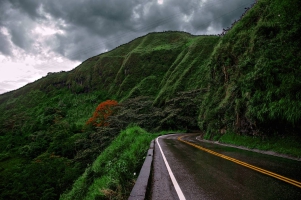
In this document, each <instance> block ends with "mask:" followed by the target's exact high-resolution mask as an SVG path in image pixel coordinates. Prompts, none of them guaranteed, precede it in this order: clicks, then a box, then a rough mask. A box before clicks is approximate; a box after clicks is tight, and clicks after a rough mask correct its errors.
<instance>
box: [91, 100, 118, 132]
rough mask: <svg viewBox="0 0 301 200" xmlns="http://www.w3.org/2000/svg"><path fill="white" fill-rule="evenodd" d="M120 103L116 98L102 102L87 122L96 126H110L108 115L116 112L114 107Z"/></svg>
mask: <svg viewBox="0 0 301 200" xmlns="http://www.w3.org/2000/svg"><path fill="white" fill-rule="evenodd" d="M116 105H118V103H117V101H115V100H106V101H104V102H102V103H100V104H99V105H98V106H97V108H96V110H95V111H94V113H93V116H92V117H91V118H90V119H89V120H88V121H87V122H86V124H87V125H92V126H95V127H101V126H108V125H109V122H108V117H109V116H111V115H112V114H113V113H114V109H113V108H114V107H115V106H116Z"/></svg>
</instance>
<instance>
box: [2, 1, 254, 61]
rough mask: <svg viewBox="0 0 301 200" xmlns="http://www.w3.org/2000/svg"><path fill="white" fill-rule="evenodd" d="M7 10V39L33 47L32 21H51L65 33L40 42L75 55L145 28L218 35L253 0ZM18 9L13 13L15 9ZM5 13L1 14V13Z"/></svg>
mask: <svg viewBox="0 0 301 200" xmlns="http://www.w3.org/2000/svg"><path fill="white" fill-rule="evenodd" d="M1 1H2V3H0V5H1V8H0V9H1V11H3V10H4V8H2V4H3V5H4V4H5V7H6V10H4V11H5V14H0V26H3V27H5V28H7V30H8V31H9V33H10V36H11V42H12V43H13V44H15V45H16V46H18V47H20V48H22V49H24V50H26V51H28V52H31V51H33V48H32V47H31V43H33V41H34V40H35V38H34V36H33V35H32V34H31V32H30V31H31V29H32V28H33V26H32V24H31V23H30V21H28V20H27V21H23V19H24V17H23V16H27V17H28V18H30V19H31V20H32V21H31V22H32V23H37V26H38V25H39V23H41V22H43V21H47V20H48V21H52V22H53V23H56V22H59V23H56V25H55V26H56V27H57V28H58V29H61V30H63V31H64V33H56V34H54V35H53V36H52V37H48V38H46V39H45V41H44V44H47V46H48V47H49V48H50V49H51V50H53V51H55V52H57V53H59V54H61V55H63V56H65V57H68V58H69V59H73V60H84V59H86V58H88V57H91V56H94V55H96V54H99V53H101V52H103V51H105V50H110V49H112V48H114V47H116V46H119V45H121V44H123V43H126V42H129V41H130V40H132V39H134V38H136V37H139V36H142V35H144V34H147V33H148V32H154V31H164V30H179V31H187V32H190V33H192V34H212V33H213V34H216V33H220V32H221V31H222V28H226V27H227V26H230V24H231V23H232V22H233V21H234V20H235V19H238V18H239V16H240V14H241V13H242V12H243V10H244V7H246V6H247V5H250V4H251V3H252V2H253V0H210V1H209V0H208V1H204V0H185V1H183V0H164V1H163V2H164V3H163V4H161V5H160V4H158V3H157V0H153V1H152V0H77V1H74V0H64V1H61V0H51V1H50V0H40V1H37V0H1ZM202 2H203V3H202ZM15 10H17V11H18V13H16V11H15ZM4 15H5V16H4ZM8 39H9V38H8V37H7V36H5V35H3V34H1V32H0V42H1V44H4V45H3V46H1V47H0V51H1V52H2V53H3V54H6V55H7V54H9V53H10V52H11V49H10V48H11V47H10V45H9V42H8Z"/></svg>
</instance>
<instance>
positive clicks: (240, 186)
mask: <svg viewBox="0 0 301 200" xmlns="http://www.w3.org/2000/svg"><path fill="white" fill-rule="evenodd" d="M181 135H183V134H181ZM179 136H180V135H179V134H175V135H167V136H163V137H161V138H158V140H157V142H156V144H155V149H154V150H155V151H154V161H153V172H152V179H151V186H150V187H151V189H150V192H149V196H148V199H180V198H179V196H178V192H177V190H176V189H175V187H174V183H173V181H172V179H171V176H170V173H169V172H168V169H167V167H166V164H165V162H164V159H163V156H162V153H161V152H160V148H159V145H160V147H161V149H162V152H163V155H164V156H165V158H166V161H167V163H168V165H169V167H170V170H171V171H172V173H173V175H174V177H175V179H176V181H177V183H178V184H179V187H180V189H181V191H182V192H183V195H184V199H187V200H188V199H256V200H257V199H301V188H299V187H296V186H294V185H292V184H289V183H287V182H284V181H282V180H279V179H276V178H274V177H272V176H269V175H267V174H263V173H261V172H258V171H255V170H253V169H251V168H247V167H245V166H242V165H240V164H237V163H235V162H232V161H230V160H226V159H224V158H221V157H219V156H216V155H213V154H211V153H208V152H206V151H203V150H200V149H198V148H195V147H193V146H191V145H188V144H186V143H184V142H181V141H179V140H178V137H179ZM196 136H197V135H196V134H189V135H185V136H184V137H183V140H185V141H187V142H190V143H193V144H196V145H198V146H201V147H204V148H206V149H209V150H211V151H214V152H216V153H218V154H222V155H225V156H228V157H231V158H234V159H235V160H239V161H242V162H244V163H248V164H250V165H252V166H256V167H259V168H260V169H264V170H268V171H269V172H273V173H276V174H279V175H281V176H284V177H287V178H288V179H289V180H296V181H298V182H301V162H299V161H293V160H289V159H285V158H278V157H275V156H270V155H263V154H259V153H255V152H249V151H246V150H241V149H236V148H232V147H225V146H221V145H217V144H210V143H205V142H201V141H199V140H196ZM158 143H159V145H158ZM181 199H183V197H181Z"/></svg>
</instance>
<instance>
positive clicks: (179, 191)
mask: <svg viewBox="0 0 301 200" xmlns="http://www.w3.org/2000/svg"><path fill="white" fill-rule="evenodd" d="M160 137H162V136H160ZM160 137H157V139H156V141H157V144H158V146H159V149H160V151H161V154H162V157H163V160H164V163H165V165H166V168H167V171H168V173H169V176H170V178H171V181H172V183H173V186H174V188H175V189H176V192H177V194H178V197H179V199H180V200H186V198H185V196H184V194H183V192H182V190H181V188H180V186H179V184H178V182H177V180H176V178H175V176H174V175H173V173H172V171H171V169H170V167H169V164H168V162H167V160H166V158H165V155H164V153H163V151H162V149H161V146H160V144H159V141H158V139H159V138H160Z"/></svg>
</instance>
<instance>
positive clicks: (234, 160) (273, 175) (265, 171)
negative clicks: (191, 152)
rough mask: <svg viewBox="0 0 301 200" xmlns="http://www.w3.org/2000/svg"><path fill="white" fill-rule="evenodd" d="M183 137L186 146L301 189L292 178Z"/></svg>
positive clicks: (179, 138)
mask: <svg viewBox="0 0 301 200" xmlns="http://www.w3.org/2000/svg"><path fill="white" fill-rule="evenodd" d="M183 137H184V136H180V137H178V140H179V141H181V142H184V143H186V144H188V145H191V146H193V147H195V148H198V149H200V150H202V151H205V152H207V153H210V154H213V155H215V156H218V157H221V158H224V159H226V160H229V161H232V162H234V163H237V164H239V165H242V166H244V167H247V168H250V169H252V170H255V171H257V172H260V173H262V174H266V175H268V176H271V177H274V178H276V179H279V180H281V181H284V182H287V183H289V184H292V185H294V186H296V187H299V188H301V183H300V182H298V181H295V180H293V179H290V178H287V177H284V176H281V175H279V174H276V173H274V172H270V171H268V170H265V169H262V168H259V167H256V166H254V165H250V164H248V163H245V162H242V161H240V160H236V159H234V158H231V157H229V156H225V155H223V154H220V153H216V152H214V151H211V150H209V149H206V148H204V147H201V146H198V145H196V144H193V143H191V142H187V141H185V140H183V139H182V138H183Z"/></svg>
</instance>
